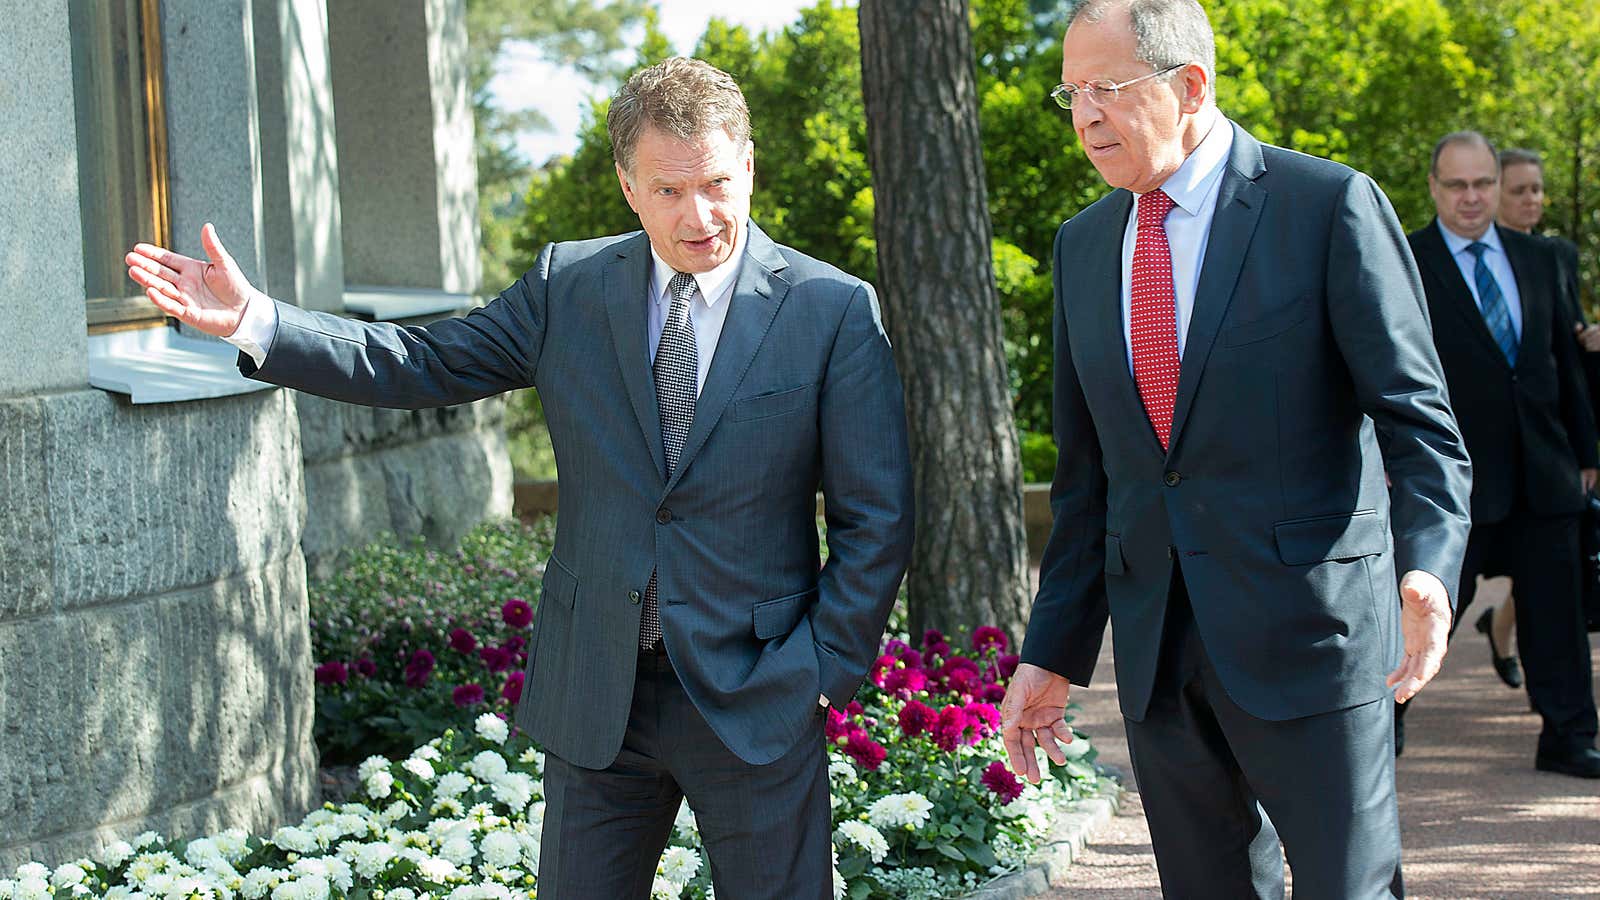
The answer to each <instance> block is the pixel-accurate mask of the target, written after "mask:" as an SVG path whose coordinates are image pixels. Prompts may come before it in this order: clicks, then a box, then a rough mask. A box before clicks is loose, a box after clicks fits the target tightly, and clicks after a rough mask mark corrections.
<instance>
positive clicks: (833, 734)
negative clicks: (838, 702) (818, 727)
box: [822, 706, 853, 742]
mask: <svg viewBox="0 0 1600 900" xmlns="http://www.w3.org/2000/svg"><path fill="white" fill-rule="evenodd" d="M852 727H853V726H851V724H850V717H849V716H847V715H845V714H844V713H842V712H840V711H839V710H837V709H835V708H834V707H831V706H830V707H828V716H827V721H825V722H823V723H822V733H823V734H824V735H825V736H827V738H828V741H829V742H833V741H836V740H838V739H839V738H841V737H844V736H846V735H848V734H849V733H850V732H851V730H852Z"/></svg>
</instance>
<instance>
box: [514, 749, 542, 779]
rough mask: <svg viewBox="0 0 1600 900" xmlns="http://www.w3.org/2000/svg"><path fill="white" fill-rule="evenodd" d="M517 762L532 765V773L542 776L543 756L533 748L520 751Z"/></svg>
mask: <svg viewBox="0 0 1600 900" xmlns="http://www.w3.org/2000/svg"><path fill="white" fill-rule="evenodd" d="M517 762H520V763H522V764H523V765H527V764H528V763H533V769H534V771H535V772H538V773H539V774H541V775H543V774H544V754H543V753H541V752H539V751H538V750H537V749H535V748H533V747H529V748H528V749H526V750H524V751H522V755H521V756H519V757H517Z"/></svg>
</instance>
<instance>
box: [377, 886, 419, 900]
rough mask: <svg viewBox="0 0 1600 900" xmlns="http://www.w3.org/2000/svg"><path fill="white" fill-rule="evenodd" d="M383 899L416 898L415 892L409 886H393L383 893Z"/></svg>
mask: <svg viewBox="0 0 1600 900" xmlns="http://www.w3.org/2000/svg"><path fill="white" fill-rule="evenodd" d="M383 900H417V892H416V891H413V890H412V889H411V888H395V889H394V890H392V891H390V892H388V893H387V894H384V895H383Z"/></svg>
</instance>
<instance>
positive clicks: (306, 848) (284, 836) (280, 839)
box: [272, 825, 318, 853]
mask: <svg viewBox="0 0 1600 900" xmlns="http://www.w3.org/2000/svg"><path fill="white" fill-rule="evenodd" d="M272 843H274V844H276V845H277V846H278V848H279V849H280V850H287V851H289V852H290V853H315V852H317V850H318V847H317V839H316V837H314V836H313V835H312V834H311V832H309V831H306V830H304V829H302V828H295V827H294V826H292V825H285V826H284V827H282V828H279V829H278V830H277V831H274V832H273V833H272Z"/></svg>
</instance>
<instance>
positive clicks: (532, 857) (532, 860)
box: [517, 803, 544, 870]
mask: <svg viewBox="0 0 1600 900" xmlns="http://www.w3.org/2000/svg"><path fill="white" fill-rule="evenodd" d="M539 805H540V806H543V805H544V804H542V803H541V804H539ZM517 843H519V844H521V845H522V861H523V862H524V863H526V864H527V866H528V868H530V869H534V870H538V868H539V838H538V837H536V836H534V835H531V834H526V833H524V832H517Z"/></svg>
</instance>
